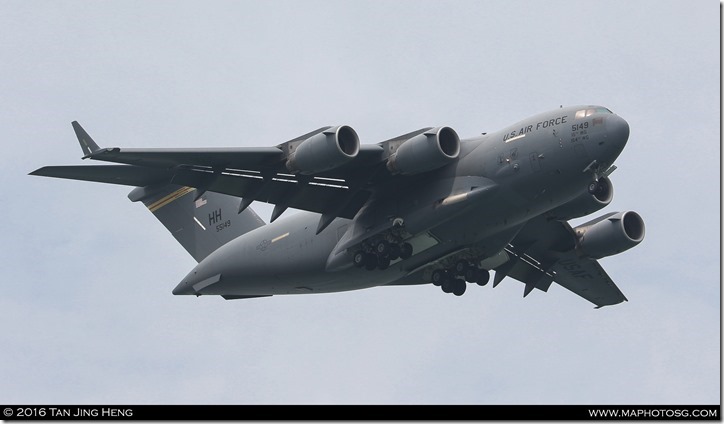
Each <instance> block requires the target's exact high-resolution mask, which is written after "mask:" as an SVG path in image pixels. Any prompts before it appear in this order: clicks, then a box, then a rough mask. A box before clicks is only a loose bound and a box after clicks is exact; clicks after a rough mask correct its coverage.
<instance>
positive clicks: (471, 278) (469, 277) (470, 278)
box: [463, 266, 480, 283]
mask: <svg viewBox="0 0 724 424" xmlns="http://www.w3.org/2000/svg"><path fill="white" fill-rule="evenodd" d="M479 273H480V271H479V270H478V269H477V268H475V267H472V266H471V267H469V268H468V269H466V270H465V274H464V275H463V276H464V277H465V281H467V282H468V283H474V282H476V281H477V280H478V275H479Z"/></svg>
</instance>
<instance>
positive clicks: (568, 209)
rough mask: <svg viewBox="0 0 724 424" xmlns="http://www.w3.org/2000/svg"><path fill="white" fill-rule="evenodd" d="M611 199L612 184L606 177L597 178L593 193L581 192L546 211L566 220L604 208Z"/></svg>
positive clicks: (554, 217)
mask: <svg viewBox="0 0 724 424" xmlns="http://www.w3.org/2000/svg"><path fill="white" fill-rule="evenodd" d="M611 200H613V184H612V183H611V180H609V179H608V178H607V177H601V178H599V179H598V190H597V191H596V193H594V194H590V193H588V192H586V193H583V194H581V195H580V196H578V197H576V198H575V199H573V200H571V201H570V202H568V203H566V204H565V205H561V206H559V207H557V208H555V209H553V210H552V211H550V212H548V214H547V215H548V217H550V218H553V219H559V220H564V221H567V220H569V219H573V218H580V217H582V216H586V215H588V214H591V213H593V212H596V211H597V210H599V209H602V208H604V207H605V206H607V205H608V204H609V203H611Z"/></svg>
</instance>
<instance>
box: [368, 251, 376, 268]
mask: <svg viewBox="0 0 724 424" xmlns="http://www.w3.org/2000/svg"><path fill="white" fill-rule="evenodd" d="M365 268H366V269H367V270H368V271H372V270H373V269H375V268H377V256H375V255H373V254H372V253H365Z"/></svg>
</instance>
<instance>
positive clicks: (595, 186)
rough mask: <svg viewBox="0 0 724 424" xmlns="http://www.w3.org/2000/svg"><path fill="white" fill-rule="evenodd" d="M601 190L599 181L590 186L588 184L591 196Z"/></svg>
mask: <svg viewBox="0 0 724 424" xmlns="http://www.w3.org/2000/svg"><path fill="white" fill-rule="evenodd" d="M598 190H599V184H598V181H592V182H591V183H590V184H588V193H589V194H596V193H598Z"/></svg>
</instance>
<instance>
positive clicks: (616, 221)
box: [574, 211, 646, 259]
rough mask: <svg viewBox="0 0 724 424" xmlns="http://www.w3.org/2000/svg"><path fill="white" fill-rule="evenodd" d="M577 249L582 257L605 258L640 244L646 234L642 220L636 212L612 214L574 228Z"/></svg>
mask: <svg viewBox="0 0 724 424" xmlns="http://www.w3.org/2000/svg"><path fill="white" fill-rule="evenodd" d="M574 231H575V233H576V238H577V246H578V247H577V248H578V250H579V252H580V253H582V254H583V255H584V256H588V257H591V258H595V259H601V258H605V257H606V256H611V255H615V254H618V253H621V252H623V251H626V250H628V249H630V248H632V247H634V246H636V245H637V244H639V243H641V241H642V240H643V239H644V235H645V234H646V227H645V226H644V220H643V219H641V216H640V215H639V214H637V213H636V212H632V211H629V212H614V213H612V214H609V215H604V216H602V217H600V218H599V219H598V220H594V221H592V223H591V224H583V225H581V226H580V227H576V228H574Z"/></svg>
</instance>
